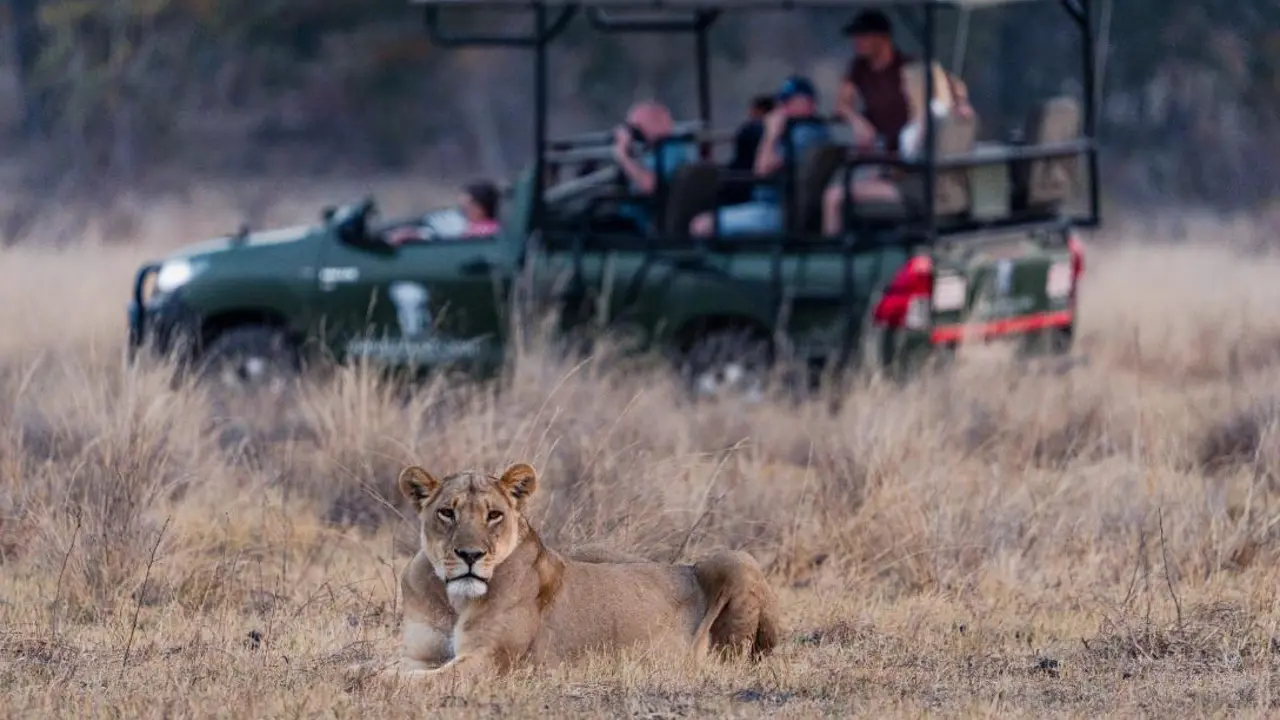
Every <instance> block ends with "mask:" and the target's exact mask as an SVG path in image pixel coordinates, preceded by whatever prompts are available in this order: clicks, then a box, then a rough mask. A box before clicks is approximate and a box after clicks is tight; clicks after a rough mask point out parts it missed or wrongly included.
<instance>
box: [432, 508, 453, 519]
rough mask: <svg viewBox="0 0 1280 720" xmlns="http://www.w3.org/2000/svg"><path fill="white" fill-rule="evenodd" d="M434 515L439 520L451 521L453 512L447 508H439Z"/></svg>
mask: <svg viewBox="0 0 1280 720" xmlns="http://www.w3.org/2000/svg"><path fill="white" fill-rule="evenodd" d="M436 515H439V516H440V519H441V520H453V511H452V510H450V509H449V508H441V509H439V510H437V511H436Z"/></svg>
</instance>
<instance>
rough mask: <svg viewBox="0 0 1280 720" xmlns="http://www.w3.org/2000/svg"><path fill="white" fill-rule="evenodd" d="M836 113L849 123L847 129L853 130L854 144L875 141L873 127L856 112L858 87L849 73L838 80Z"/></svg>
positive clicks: (868, 144) (862, 144)
mask: <svg viewBox="0 0 1280 720" xmlns="http://www.w3.org/2000/svg"><path fill="white" fill-rule="evenodd" d="M836 114H837V115H839V116H840V117H842V118H844V119H845V121H846V122H848V123H849V129H850V130H852V131H853V142H854V144H856V145H860V146H870V145H871V144H872V143H874V142H875V139H876V129H875V127H874V126H873V125H872V124H871V122H870V121H868V120H867V119H866V118H865V117H863V116H862V115H861V114H860V113H859V112H858V87H857V86H856V85H854V84H853V79H852V74H851V73H850V74H848V75H846V76H845V77H844V79H843V80H842V81H841V82H840V93H839V96H838V98H837V100H836Z"/></svg>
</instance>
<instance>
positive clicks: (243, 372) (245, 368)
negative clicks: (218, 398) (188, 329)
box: [200, 325, 301, 395]
mask: <svg viewBox="0 0 1280 720" xmlns="http://www.w3.org/2000/svg"><path fill="white" fill-rule="evenodd" d="M300 371H301V362H300V358H299V356H298V349H297V347H296V346H295V345H294V343H293V341H292V340H290V339H289V337H288V336H287V335H286V334H285V333H284V332H283V331H282V330H279V329H277V328H273V327H267V326H264V325H242V326H238V327H233V328H231V329H229V330H226V331H224V332H222V333H221V334H219V335H218V336H217V337H216V338H214V340H213V342H211V343H210V344H209V346H208V348H207V349H206V350H205V352H204V353H203V358H202V360H201V362H200V377H201V379H202V380H205V381H211V382H213V383H214V384H215V385H217V386H218V387H219V388H220V389H222V390H227V391H231V392H237V393H250V394H258V393H267V394H271V395H278V394H280V393H281V392H283V391H284V389H285V387H286V386H287V385H288V383H289V382H290V381H291V380H293V379H294V378H296V377H297V376H298V374H299V373H300Z"/></svg>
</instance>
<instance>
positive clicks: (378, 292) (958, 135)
mask: <svg viewBox="0 0 1280 720" xmlns="http://www.w3.org/2000/svg"><path fill="white" fill-rule="evenodd" d="M1015 1H1026V2H1030V1H1040V2H1057V3H1059V4H1061V5H1062V7H1063V10H1064V14H1063V18H1064V21H1065V22H1066V24H1067V25H1069V26H1071V27H1074V28H1076V30H1077V31H1078V32H1080V34H1081V37H1082V42H1081V44H1080V45H1081V48H1082V55H1083V57H1082V59H1081V64H1080V67H1081V68H1082V70H1083V78H1081V86H1082V88H1083V91H1082V92H1081V98H1080V99H1076V98H1073V97H1070V96H1057V97H1049V98H1044V99H1043V102H1041V103H1039V105H1038V107H1037V111H1036V112H1035V113H1034V114H1033V116H1032V117H1031V118H1029V120H1028V124H1027V127H1026V128H1025V133H1019V137H1017V138H1013V137H1011V138H1003V139H1002V138H993V139H979V137H978V132H977V129H976V124H977V119H976V118H974V117H968V118H961V117H959V116H956V115H952V116H949V117H934V116H933V115H927V116H926V120H925V121H924V123H923V124H924V128H925V133H924V136H925V141H924V151H923V152H922V154H921V157H920V158H919V159H917V160H905V159H903V158H900V157H897V156H895V155H892V154H888V153H871V152H866V151H862V150H858V149H855V148H854V147H853V146H852V145H850V144H847V143H843V142H840V141H839V139H838V132H837V133H834V134H832V135H831V138H832V139H831V140H830V141H828V142H826V143H821V144H819V145H818V146H816V147H813V148H811V149H810V150H809V151H808V152H807V153H806V154H803V155H801V156H799V157H797V158H795V159H794V160H791V159H789V160H788V161H787V162H786V164H785V166H784V168H783V169H782V171H780V172H779V173H777V174H775V175H773V176H768V177H754V176H752V175H750V174H745V175H744V174H743V173H735V172H734V171H731V170H728V169H727V168H726V167H725V166H724V165H723V163H722V162H720V161H718V160H717V158H718V157H720V154H721V151H722V150H723V148H724V146H725V145H726V141H727V140H729V139H730V138H731V137H732V134H731V133H726V132H725V131H722V130H721V131H717V130H715V129H714V128H712V127H711V123H710V114H711V108H710V96H711V95H710V80H711V78H710V71H709V60H708V56H707V55H708V54H707V52H706V47H707V37H708V33H709V32H711V30H712V29H713V28H714V26H715V21H716V19H717V18H719V17H721V16H722V15H724V14H725V13H729V12H751V11H753V10H757V9H768V8H773V9H778V8H802V7H805V6H807V5H810V4H812V5H813V6H817V7H843V8H847V9H858V8H863V7H867V6H872V5H879V6H890V8H891V9H892V10H895V11H904V12H905V11H910V12H915V13H917V15H918V17H920V18H922V20H923V21H922V22H918V23H916V24H915V25H912V27H915V28H916V29H917V30H919V31H920V32H919V35H920V37H919V38H918V41H919V46H920V48H921V52H920V55H921V57H922V59H923V61H924V62H925V63H926V65H928V64H930V63H932V62H934V58H935V57H937V53H936V50H937V48H936V45H937V42H936V39H935V38H936V36H937V35H938V34H939V32H938V24H939V17H938V16H939V15H941V14H942V13H944V12H961V13H970V12H998V11H999V7H1000V6H1001V5H1002V2H1000V0H948V1H945V2H944V1H943V0H895V1H894V2H878V3H872V2H867V1H866V0H812V1H811V2H808V3H807V2H805V1H804V0H785V1H784V0H776V1H772V2H771V1H769V0H739V1H738V2H735V3H733V4H725V5H719V6H717V5H714V4H712V3H707V2H695V1H693V0H661V1H659V0H594V1H592V2H561V1H558V0H542V1H538V0H529V1H527V2H520V3H518V4H511V3H508V5H511V7H507V8H505V11H507V12H515V11H519V12H524V13H528V14H530V15H532V25H533V30H532V31H531V32H530V33H527V34H523V35H512V36H496V37H495V36H468V35H459V34H451V33H450V32H449V24H450V23H449V14H450V12H451V11H453V10H455V9H457V8H458V7H459V6H470V7H471V9H472V10H473V11H475V10H476V9H478V8H481V9H482V8H484V7H486V6H493V5H495V3H494V2H485V1H484V0H474V1H473V0H428V1H426V2H421V3H417V4H420V5H421V6H422V7H421V10H422V12H423V15H424V24H425V26H426V28H427V30H428V32H430V34H431V35H432V37H433V39H434V40H435V41H436V42H437V43H439V44H441V45H443V46H447V47H520V48H527V49H528V50H529V51H530V52H531V53H532V54H533V56H534V62H533V75H534V77H533V87H534V100H535V107H534V108H533V113H532V115H533V122H534V125H535V128H534V129H535V132H534V136H535V145H536V147H535V152H534V155H533V161H532V163H531V164H530V167H528V168H527V169H526V170H525V171H523V172H522V173H521V174H520V175H519V176H518V177H517V178H516V179H515V180H514V181H513V182H511V183H510V184H509V186H508V187H507V188H506V194H505V198H504V202H503V203H502V210H503V212H502V213H501V225H500V229H499V230H498V231H497V232H494V233H490V234H487V235H483V236H472V235H469V234H467V233H466V232H464V230H465V226H466V219H465V218H464V217H463V215H462V212H461V211H460V209H459V208H457V207H443V208H438V209H435V210H432V211H430V212H427V213H424V214H422V215H419V216H414V217H408V218H397V219H383V218H381V217H380V216H379V213H378V210H377V206H376V204H375V203H374V201H373V200H372V199H371V198H367V199H364V200H362V201H359V202H353V203H349V204H346V205H343V206H341V207H330V208H325V209H324V210H323V211H322V212H320V213H319V214H318V218H317V220H316V221H315V222H313V223H308V224H303V225H299V226H295V227H288V228H281V229H270V230H261V231H253V230H250V229H248V228H246V229H242V230H241V231H240V232H237V233H232V234H229V235H227V236H225V237H220V238H215V239H212V240H209V241H206V242H203V243H199V244H195V245H191V246H188V247H186V248H183V249H181V250H179V251H177V252H175V253H173V254H171V255H170V256H168V257H165V258H163V259H161V260H159V261H157V262H153V263H148V264H146V265H144V266H143V267H142V268H140V269H139V271H138V273H137V275H136V277H135V282H134V287H133V297H132V302H131V303H130V306H129V348H130V357H135V356H136V355H137V353H138V351H139V350H140V349H142V348H148V349H149V350H151V351H153V352H159V353H174V354H177V355H178V356H179V357H181V358H183V359H184V360H186V361H192V362H194V363H196V364H197V365H198V366H199V367H200V368H202V369H203V370H204V371H205V372H207V373H208V375H209V376H210V377H212V378H215V379H217V380H219V381H222V382H225V383H228V384H231V385H235V386H238V387H260V386H262V385H263V384H264V383H272V382H276V381H278V380H280V379H283V378H285V377H287V376H289V375H291V374H294V373H296V372H298V371H299V370H300V369H301V368H303V367H304V365H305V364H306V363H307V362H308V361H310V360H314V359H316V358H336V359H338V360H339V361H349V360H354V359H364V360H368V361H372V362H374V363H377V364H382V365H386V366H389V367H395V368H408V369H413V370H417V371H423V370H432V369H440V368H463V369H465V370H466V371H468V372H470V373H473V374H475V375H476V376H477V377H487V376H491V375H492V374H493V373H494V372H496V371H497V370H498V369H499V368H501V367H502V366H503V364H504V362H505V361H506V360H507V359H508V356H509V354H510V353H509V350H510V348H511V340H512V331H513V329H514V324H515V323H517V322H519V319H518V318H519V316H520V315H522V314H523V313H522V312H513V310H515V309H517V308H521V307H529V305H530V303H532V307H533V309H534V310H535V311H536V310H543V309H545V310H550V311H553V312H555V313H557V314H558V315H559V317H560V319H561V327H562V328H564V329H565V330H566V331H569V332H572V331H574V330H575V329H577V328H583V327H587V326H603V327H605V328H608V329H611V330H613V331H619V332H625V333H627V334H629V335H630V336H631V337H633V338H636V339H638V340H639V343H638V347H640V348H649V349H661V350H663V351H665V352H669V353H671V355H672V356H673V357H675V358H676V365H677V367H678V368H679V370H680V371H681V372H682V373H683V375H684V377H685V379H686V381H687V382H688V384H689V387H690V389H691V390H692V391H694V392H695V393H697V394H709V395H714V394H720V393H725V392H750V393H758V392H759V391H760V389H761V387H762V386H763V383H764V378H765V377H766V375H767V371H768V370H769V368H770V367H771V366H773V365H775V364H777V363H778V362H779V361H782V360H787V361H798V362H800V363H801V364H808V365H810V366H821V365H835V366H836V367H839V368H844V367H847V366H850V365H853V364H866V363H872V364H876V365H882V366H894V365H897V364H899V363H907V362H909V361H910V360H912V359H917V358H928V357H931V356H933V355H936V354H937V353H939V352H940V351H941V352H947V351H950V350H953V349H954V348H956V347H957V346H958V345H959V344H960V343H963V342H971V341H979V342H1012V343H1015V344H1019V345H1022V346H1025V347H1033V346H1039V347H1047V348H1049V349H1050V350H1051V351H1053V352H1065V351H1067V350H1068V349H1069V348H1070V346H1071V338H1072V332H1073V328H1074V326H1075V322H1076V303H1077V298H1078V293H1077V289H1078V286H1079V281H1080V278H1081V276H1082V273H1083V270H1084V255H1083V248H1082V246H1081V244H1080V243H1079V241H1078V239H1077V238H1076V235H1075V232H1074V230H1075V228H1077V227H1095V226H1097V225H1098V224H1099V188H1098V165H1097V147H1096V143H1095V126H1096V122H1095V117H1096V110H1095V108H1094V102H1093V99H1094V96H1095V92H1094V90H1093V87H1094V68H1093V64H1092V59H1093V57H1094V52H1093V49H1092V47H1093V45H1092V44H1093V33H1092V30H1091V28H1092V20H1091V8H1090V4H1091V2H1093V0H1005V2H1015ZM496 4H501V3H496ZM513 8H514V9H513ZM637 13H639V14H637ZM584 18H585V20H586V21H587V22H588V23H589V24H590V26H591V27H593V28H595V29H596V30H598V31H600V32H603V33H619V34H620V33H628V32H644V33H650V34H652V33H659V34H661V33H668V34H686V35H692V36H693V37H694V38H695V40H696V42H695V47H696V48H697V49H698V50H697V52H696V53H695V55H696V56H695V58H694V67H695V68H696V73H697V85H698V102H697V105H698V108H699V117H698V118H696V119H694V120H691V121H688V122H684V123H678V124H677V126H676V131H675V132H674V134H672V135H671V136H670V137H667V138H664V139H662V140H661V141H660V143H668V142H688V143H694V144H695V145H696V147H697V148H698V152H699V158H698V159H697V160H696V161H694V162H690V163H687V164H685V165H683V166H681V167H680V168H679V169H678V170H677V171H676V172H675V173H674V174H672V175H671V176H670V178H669V179H665V178H664V177H662V176H661V174H660V177H659V181H658V186H657V187H656V188H655V189H654V192H653V193H651V194H650V195H646V196H643V197H637V196H636V195H634V194H633V193H631V192H630V190H629V188H628V185H627V183H626V181H625V180H624V179H623V176H622V173H621V172H620V170H619V168H618V167H617V165H616V164H615V162H614V161H613V157H612V154H611V149H612V145H613V143H614V134H613V132H612V131H606V132H598V133H589V134H583V135H578V136H574V137H561V138H555V137H551V136H550V134H549V132H548V127H549V124H550V118H549V115H550V113H549V110H548V96H549V95H550V88H549V85H550V82H551V80H552V78H551V74H550V72H549V69H548V63H547V52H548V47H549V46H550V45H551V44H552V43H553V42H554V41H555V39H556V38H558V37H560V36H561V35H562V34H563V32H564V31H565V30H566V29H567V28H568V27H570V26H571V25H572V24H573V23H574V22H576V21H578V20H580V19H584ZM924 76H925V78H926V80H925V87H926V95H930V94H932V92H933V82H934V81H933V75H932V74H931V73H924ZM977 115H978V117H980V116H981V108H977ZM803 122H818V123H831V124H832V125H833V126H837V125H838V124H836V123H834V121H831V120H829V119H824V118H816V119H811V120H806V121H798V120H797V121H791V122H790V123H789V126H788V130H787V137H790V133H792V132H794V129H795V127H798V126H799V125H800V124H802V123H803ZM837 130H838V126H837ZM636 145H637V146H638V147H637V148H635V149H636V150H637V151H643V150H645V149H651V150H652V149H654V148H645V147H639V146H640V145H642V143H641V142H640V140H639V139H638V140H637V142H636ZM867 165H880V166H882V167H886V166H887V167H892V168H896V172H897V173H898V174H897V175H896V176H895V177H898V178H902V179H904V180H903V181H904V182H905V181H911V182H915V183H917V185H918V186H919V187H922V188H923V189H924V191H923V193H921V194H920V197H919V199H918V200H916V201H911V202H905V201H904V202H898V203H893V204H889V203H883V202H878V203H871V202H859V201H857V200H856V199H855V198H854V197H853V194H852V193H851V192H848V191H846V192H844V193H843V198H842V202H841V214H842V219H843V228H842V230H841V231H840V232H838V233H835V234H831V235H828V234H825V233H823V232H822V229H821V226H822V223H821V221H820V216H821V212H822V198H823V196H824V193H825V192H826V191H827V188H830V187H833V186H836V187H845V188H847V187H848V186H849V179H850V178H852V176H853V173H854V171H855V170H856V169H858V168H860V167H865V166H867ZM734 183H737V184H738V185H739V186H741V185H742V184H747V185H756V186H759V185H769V186H771V187H774V188H776V189H777V191H778V197H780V201H779V202H780V204H781V206H782V210H783V217H784V218H785V221H784V223H783V228H782V229H781V231H778V232H773V233H770V234H768V235H759V236H748V237H741V236H737V237H722V236H720V235H719V234H718V232H713V233H712V234H711V235H709V236H708V235H701V234H700V235H697V236H695V235H693V234H691V233H690V231H689V228H690V224H691V221H692V220H693V218H694V217H695V216H697V215H699V214H703V213H707V212H709V211H712V210H715V209H716V208H717V207H719V206H722V205H723V204H724V203H725V200H724V197H725V195H724V189H725V188H726V187H728V186H729V185H731V184H734ZM1082 199H1083V201H1084V202H1083V203H1080V202H1078V201H1080V200H1082ZM637 203H639V204H640V206H641V207H643V208H644V209H645V211H646V212H647V217H648V218H649V219H650V221H649V222H646V223H639V222H635V221H634V220H631V219H629V218H631V217H632V215H631V214H628V213H627V212H624V210H626V209H627V208H628V207H631V208H634V207H636V206H637ZM1078 204H1083V205H1084V206H1085V208H1084V210H1083V211H1078V210H1073V209H1072V208H1073V207H1074V206H1075V205H1078ZM405 228H413V229H415V237H416V238H417V240H416V241H414V242H393V238H398V237H401V235H402V231H403V230H404V229H405Z"/></svg>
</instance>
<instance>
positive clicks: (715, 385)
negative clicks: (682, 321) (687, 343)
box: [680, 328, 772, 403]
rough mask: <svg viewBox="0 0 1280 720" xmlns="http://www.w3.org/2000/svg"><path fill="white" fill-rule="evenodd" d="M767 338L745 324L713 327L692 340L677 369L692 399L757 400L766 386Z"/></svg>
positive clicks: (764, 394)
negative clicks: (712, 329)
mask: <svg viewBox="0 0 1280 720" xmlns="http://www.w3.org/2000/svg"><path fill="white" fill-rule="evenodd" d="M771 366H772V353H771V352H770V349H769V341H768V340H766V339H765V338H763V337H761V335H760V333H758V332H755V331H753V330H751V329H748V328H734V329H728V330H717V331H713V332H711V333H709V334H707V335H705V336H703V337H700V338H698V339H697V340H696V341H694V343H693V345H692V346H691V347H690V348H689V349H688V350H687V351H686V352H685V353H684V356H683V357H682V361H681V365H680V370H681V376H682V378H683V380H684V384H685V387H686V388H687V389H688V391H689V392H690V394H691V395H692V396H693V398H694V400H695V401H696V400H725V399H733V400H738V401H745V402H748V403H758V402H762V401H763V400H764V399H765V396H766V393H767V392H768V386H769V373H770V369H771Z"/></svg>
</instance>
